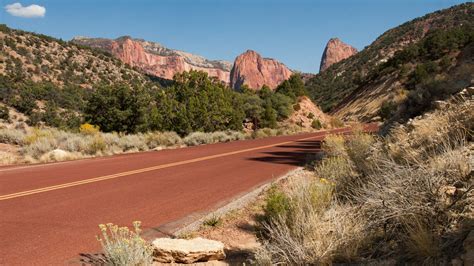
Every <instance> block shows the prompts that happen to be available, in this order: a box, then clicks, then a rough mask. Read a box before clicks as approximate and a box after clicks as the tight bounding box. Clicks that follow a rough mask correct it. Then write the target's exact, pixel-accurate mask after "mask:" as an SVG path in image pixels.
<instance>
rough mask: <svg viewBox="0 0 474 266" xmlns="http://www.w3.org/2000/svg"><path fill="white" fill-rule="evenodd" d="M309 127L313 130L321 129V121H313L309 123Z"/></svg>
mask: <svg viewBox="0 0 474 266" xmlns="http://www.w3.org/2000/svg"><path fill="white" fill-rule="evenodd" d="M311 127H312V128H314V129H321V128H322V127H323V126H322V124H321V121H319V120H318V119H314V120H313V122H311Z"/></svg>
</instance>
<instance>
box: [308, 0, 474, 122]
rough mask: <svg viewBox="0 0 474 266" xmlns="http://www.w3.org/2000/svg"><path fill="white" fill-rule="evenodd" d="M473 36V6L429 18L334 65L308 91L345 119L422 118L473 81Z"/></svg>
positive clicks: (397, 30)
mask: <svg viewBox="0 0 474 266" xmlns="http://www.w3.org/2000/svg"><path fill="white" fill-rule="evenodd" d="M473 32H474V4H473V3H465V4H461V5H458V6H454V7H452V8H449V9H445V10H441V11H437V12H434V13H431V14H428V15H425V16H423V17H420V18H417V19H414V20H412V21H409V22H407V23H404V24H402V25H400V26H398V27H396V28H393V29H391V30H388V31H387V32H385V33H384V34H382V35H381V36H380V37H379V38H377V39H376V40H375V41H374V42H373V43H372V44H371V45H369V46H367V47H366V48H365V49H364V50H362V51H360V52H359V53H357V54H355V55H353V56H351V57H349V58H347V59H346V60H342V61H340V62H338V63H336V64H333V65H332V66H330V67H329V68H328V69H326V70H325V71H323V72H322V73H320V74H318V75H316V76H315V77H313V78H311V79H310V80H309V81H307V83H306V85H307V90H308V92H309V93H310V96H311V97H312V99H313V100H315V101H316V102H317V103H318V104H319V105H320V106H321V107H322V108H323V110H324V111H332V112H333V113H335V114H336V115H338V116H340V117H344V118H346V119H357V120H362V121H367V120H371V119H374V118H376V117H378V116H380V115H381V117H382V119H384V117H385V119H390V118H391V117H393V116H394V115H395V114H396V113H398V114H401V115H399V117H402V116H406V115H408V116H414V115H418V114H420V113H422V111H423V110H422V109H425V110H426V108H429V105H430V103H431V102H433V101H434V100H436V99H439V98H443V97H447V96H449V95H451V94H453V93H456V92H457V91H459V90H460V89H461V88H463V87H465V86H467V85H469V83H470V81H471V80H472V79H473V78H474V77H473V73H474V65H473V60H472V59H473V58H474V57H473V49H474V48H473V43H472V41H473Z"/></svg>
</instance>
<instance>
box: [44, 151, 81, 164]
mask: <svg viewBox="0 0 474 266" xmlns="http://www.w3.org/2000/svg"><path fill="white" fill-rule="evenodd" d="M72 157H73V156H72V154H71V153H70V152H67V151H65V150H61V149H55V150H52V151H50V152H47V153H45V154H43V155H42V156H41V158H40V160H41V161H42V162H59V161H65V160H70V159H71V158H72Z"/></svg>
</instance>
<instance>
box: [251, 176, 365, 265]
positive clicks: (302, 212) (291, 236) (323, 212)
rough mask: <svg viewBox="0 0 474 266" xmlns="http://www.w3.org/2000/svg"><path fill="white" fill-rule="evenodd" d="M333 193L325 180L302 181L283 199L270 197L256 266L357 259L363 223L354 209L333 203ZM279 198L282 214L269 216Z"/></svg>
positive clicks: (295, 181)
mask: <svg viewBox="0 0 474 266" xmlns="http://www.w3.org/2000/svg"><path fill="white" fill-rule="evenodd" d="M332 191H333V184H332V183H330V182H328V181H326V180H324V179H314V178H313V179H305V178H303V179H299V180H293V181H292V182H291V183H290V185H289V187H288V188H287V190H286V191H285V196H283V197H282V196H278V197H275V196H274V194H270V201H269V203H267V206H266V208H265V211H266V217H272V218H270V219H269V220H265V221H264V222H262V226H263V234H264V241H263V247H262V249H260V250H259V251H258V252H257V254H256V260H257V264H258V265H261V264H263V265H272V264H284V265H319V264H330V263H331V262H332V261H334V260H337V261H352V260H353V259H354V258H356V257H357V255H358V254H359V250H361V249H363V248H364V245H365V243H366V240H365V239H366V237H367V236H366V234H365V232H364V231H363V229H364V222H363V221H360V220H359V219H358V217H357V215H356V213H357V212H356V210H355V209H353V208H351V207H347V206H343V205H340V204H338V203H336V202H334V201H333V200H332V199H333V197H332ZM277 193H281V192H277ZM277 195H278V194H277ZM278 198H280V199H281V202H282V203H281V204H282V206H284V210H283V211H282V210H281V209H280V210H279V213H269V211H270V210H273V211H274V210H276V209H277V208H275V205H277V204H276V202H275V201H276V199H278ZM268 204H270V205H271V206H268ZM272 205H273V206H272Z"/></svg>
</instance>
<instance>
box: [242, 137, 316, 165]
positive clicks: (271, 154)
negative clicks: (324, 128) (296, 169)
mask: <svg viewBox="0 0 474 266" xmlns="http://www.w3.org/2000/svg"><path fill="white" fill-rule="evenodd" d="M274 149H275V150H274V151H268V152H262V153H261V155H259V156H256V157H251V158H248V160H253V161H260V162H266V163H273V164H275V163H276V164H289V165H295V166H303V165H305V164H306V163H308V162H310V161H311V160H312V159H314V157H315V154H316V153H318V152H319V151H320V150H321V141H320V140H301V141H297V142H295V143H292V144H288V145H280V146H276V147H275V148H274Z"/></svg>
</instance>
